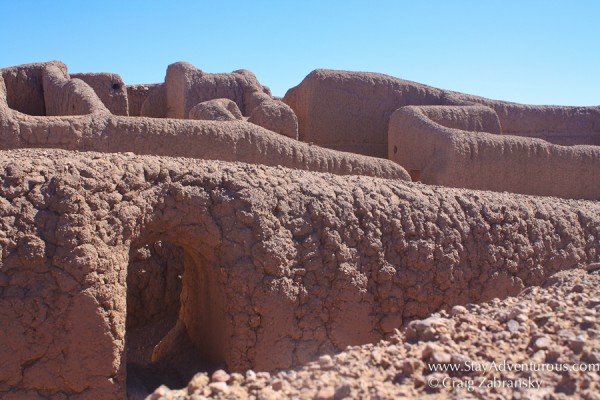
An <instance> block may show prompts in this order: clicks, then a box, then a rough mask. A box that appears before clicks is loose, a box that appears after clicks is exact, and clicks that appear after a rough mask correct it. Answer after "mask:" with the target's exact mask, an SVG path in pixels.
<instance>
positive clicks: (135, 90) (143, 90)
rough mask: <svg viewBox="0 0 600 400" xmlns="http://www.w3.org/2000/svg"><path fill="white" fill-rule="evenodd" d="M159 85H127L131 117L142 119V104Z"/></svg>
mask: <svg viewBox="0 0 600 400" xmlns="http://www.w3.org/2000/svg"><path fill="white" fill-rule="evenodd" d="M156 86H158V85H157V84H154V85H153V84H151V85H127V86H126V90H127V108H128V115H129V116H130V117H140V116H142V115H141V112H142V104H144V102H145V101H146V99H147V98H148V95H149V94H150V92H151V91H152V89H154V88H155V87H156Z"/></svg>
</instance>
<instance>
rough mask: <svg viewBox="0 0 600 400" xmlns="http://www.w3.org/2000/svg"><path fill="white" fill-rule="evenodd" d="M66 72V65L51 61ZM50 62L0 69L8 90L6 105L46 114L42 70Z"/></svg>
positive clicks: (29, 112) (32, 112)
mask: <svg viewBox="0 0 600 400" xmlns="http://www.w3.org/2000/svg"><path fill="white" fill-rule="evenodd" d="M51 63H52V64H55V65H57V66H59V68H61V69H62V70H63V71H64V73H65V74H66V73H67V66H66V65H65V64H63V63H61V62H60V61H52V62H51ZM48 64H50V63H35V64H26V65H17V66H14V67H9V68H3V69H2V70H0V72H1V75H2V78H3V80H4V85H6V89H7V92H8V96H7V97H8V105H9V106H10V108H12V109H13V110H17V111H20V112H22V113H24V114H29V115H46V105H45V102H44V89H43V84H42V71H43V69H44V68H45V67H46V65H48Z"/></svg>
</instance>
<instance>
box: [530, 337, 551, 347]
mask: <svg viewBox="0 0 600 400" xmlns="http://www.w3.org/2000/svg"><path fill="white" fill-rule="evenodd" d="M551 346H552V341H551V340H550V338H548V337H546V336H542V337H540V338H538V339H536V341H535V343H534V344H533V347H534V349H536V350H546V349H548V348H550V347H551Z"/></svg>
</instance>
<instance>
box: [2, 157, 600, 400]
mask: <svg viewBox="0 0 600 400" xmlns="http://www.w3.org/2000/svg"><path fill="white" fill-rule="evenodd" d="M0 180H1V181H2V184H1V185H0V246H1V247H0V249H1V254H2V264H1V265H0V320H2V321H10V323H3V324H1V325H0V359H2V360H3V362H2V363H1V364H0V393H1V394H2V396H3V398H11V397H10V396H13V398H19V396H20V397H21V398H22V397H23V396H25V395H32V396H34V395H41V396H45V397H49V398H61V397H60V396H64V395H69V396H72V398H123V397H124V393H125V392H124V391H125V380H126V368H125V367H126V365H127V363H128V354H129V351H130V349H128V346H130V345H131V346H134V345H139V344H140V343H139V342H136V343H130V342H131V341H133V340H134V338H132V337H130V336H128V332H127V321H128V318H131V321H133V322H134V323H133V325H135V327H136V328H137V329H140V328H141V329H143V328H144V326H145V323H146V322H147V323H148V324H151V323H152V322H153V321H154V318H155V317H153V316H156V315H159V314H160V312H158V313H156V312H153V313H152V315H153V316H151V315H150V314H147V315H146V314H144V310H145V309H146V307H137V306H135V305H132V307H128V304H127V298H128V294H130V292H131V291H133V292H136V291H139V290H140V287H145V286H144V283H143V281H142V280H140V279H141V278H136V276H135V274H134V272H136V271H139V270H140V269H139V263H140V262H146V263H151V259H152V257H153V254H158V253H161V252H162V253H161V254H158V255H160V257H162V259H163V260H167V261H168V262H170V263H172V264H173V263H175V264H179V268H171V267H167V268H166V270H165V271H173V273H176V274H180V273H181V271H183V274H182V278H181V283H180V284H181V295H180V304H179V313H178V317H177V321H174V322H173V323H174V325H173V327H172V329H171V330H170V331H169V332H166V333H161V334H164V335H165V336H164V337H163V340H162V341H161V342H160V343H158V345H157V343H147V344H146V345H147V346H149V348H150V350H152V351H151V352H152V355H151V360H150V361H152V362H163V363H166V364H169V363H171V364H175V365H172V366H173V367H174V368H175V369H180V370H186V369H193V368H194V367H196V366H198V365H200V364H202V363H204V362H214V363H219V364H222V365H226V366H227V367H228V368H230V369H232V370H243V369H244V368H248V367H253V368H255V369H258V370H274V369H277V368H286V367H290V366H292V365H295V364H299V363H302V362H306V361H307V360H310V359H312V358H314V357H316V356H317V355H318V354H322V353H328V352H334V351H336V350H339V349H343V348H344V347H345V346H347V345H353V344H359V343H366V342H372V341H375V340H377V339H380V338H383V337H385V335H386V334H388V333H390V332H392V330H393V329H394V328H395V327H398V326H400V324H401V323H402V322H403V321H408V320H410V319H411V318H415V317H424V316H427V315H429V314H430V313H431V312H433V311H434V310H437V309H439V308H443V307H450V306H452V305H454V304H464V303H467V302H479V301H484V300H489V299H491V298H494V297H504V296H507V295H512V294H516V293H518V292H519V291H520V290H521V289H522V288H523V287H526V286H529V285H537V284H541V283H543V282H544V280H545V279H546V277H548V276H549V275H550V274H551V273H553V272H556V271H558V270H562V269H569V268H574V267H576V266H578V265H579V264H581V263H590V262H597V261H599V260H600V205H599V204H598V203H597V202H586V201H573V200H560V199H555V198H542V197H529V196H520V195H508V194H499V193H491V192H477V191H466V190H460V189H448V188H440V187H435V186H425V185H422V184H419V183H410V182H403V181H397V180H395V181H394V180H384V179H375V178H370V177H358V176H347V177H340V176H335V175H330V174H319V173H311V172H305V171H297V170H289V169H286V168H281V167H279V168H272V167H266V166H260V165H249V164H240V163H225V162H218V161H200V160H192V159H173V158H167V157H162V158H161V157H155V156H134V155H131V154H120V155H119V154H102V153H75V152H68V151H63V150H13V151H2V152H0ZM157 243H161V244H164V246H163V247H160V246H158V245H156V244H157ZM157 246H158V247H157ZM161 248H162V250H161ZM155 264H156V265H159V264H161V263H159V262H157V263H155ZM148 265H149V264H148ZM146 268H149V267H146ZM165 279H166V278H165ZM173 284H175V285H177V283H171V285H173ZM151 298H152V296H148V298H147V299H146V301H148V302H151V301H152V300H150V299H151ZM154 298H156V299H160V298H161V296H160V293H157V295H156V296H154ZM167 306H168V307H173V303H172V302H167ZM149 308H150V309H152V307H149ZM128 310H129V312H130V313H136V314H139V313H141V314H140V315H131V316H128ZM158 318H160V317H158ZM147 328H148V330H149V332H150V328H151V327H150V326H148V327H147ZM126 339H127V340H126ZM155 345H157V346H156V347H154V346H155ZM142 350H143V349H142ZM131 354H132V355H133V350H132V352H131ZM137 354H138V353H136V355H137ZM183 355H185V357H182V356H183ZM178 360H179V361H178ZM136 361H137V362H143V359H142V360H141V361H140V359H136ZM150 361H148V362H150ZM178 362H179V363H181V365H178V364H177V363H178ZM184 364H185V365H184Z"/></svg>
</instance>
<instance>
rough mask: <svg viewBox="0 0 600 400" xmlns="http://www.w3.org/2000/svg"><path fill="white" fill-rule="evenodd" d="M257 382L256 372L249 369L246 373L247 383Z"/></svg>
mask: <svg viewBox="0 0 600 400" xmlns="http://www.w3.org/2000/svg"><path fill="white" fill-rule="evenodd" d="M255 380H256V372H254V371H252V370H251V369H249V370H248V371H246V382H253V381H255Z"/></svg>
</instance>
